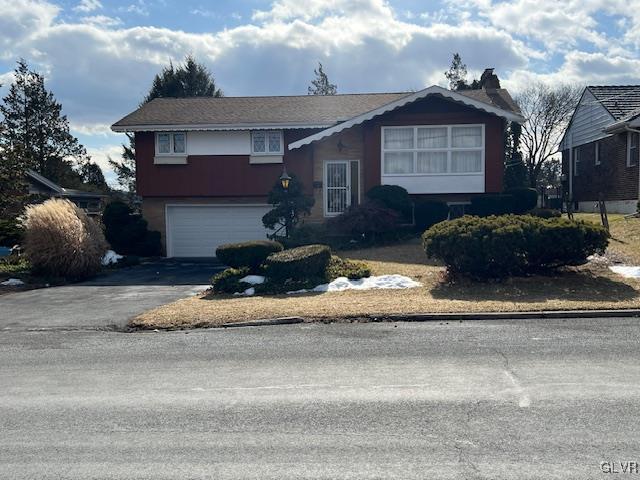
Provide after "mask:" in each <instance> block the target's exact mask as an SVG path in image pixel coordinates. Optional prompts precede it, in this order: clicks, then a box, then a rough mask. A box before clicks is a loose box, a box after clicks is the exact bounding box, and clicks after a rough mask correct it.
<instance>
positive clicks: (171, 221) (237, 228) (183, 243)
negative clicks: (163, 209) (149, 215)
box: [167, 205, 271, 257]
mask: <svg viewBox="0 0 640 480" xmlns="http://www.w3.org/2000/svg"><path fill="white" fill-rule="evenodd" d="M270 208H271V207H269V206H267V205H264V206H263V205H233V206H229V205H225V206H212V205H203V206H200V205H167V256H168V257H213V256H214V255H215V251H216V247H217V246H218V245H221V244H223V243H229V242H244V241H247V240H265V239H266V238H267V233H268V231H267V230H266V229H265V228H264V227H263V225H262V216H263V215H264V214H265V213H267V212H268V211H269V210H270Z"/></svg>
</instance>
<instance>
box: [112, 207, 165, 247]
mask: <svg viewBox="0 0 640 480" xmlns="http://www.w3.org/2000/svg"><path fill="white" fill-rule="evenodd" d="M102 223H103V224H104V227H105V236H106V238H107V241H108V242H109V244H110V245H111V248H113V250H115V251H116V253H119V254H120V255H136V256H140V257H156V256H159V255H161V254H162V245H161V243H160V232H155V231H150V230H148V228H147V227H148V225H147V221H146V220H145V219H143V218H142V216H141V215H138V214H135V213H133V211H132V210H131V208H130V207H129V206H128V205H127V204H126V203H124V202H111V203H109V204H107V206H105V207H104V212H103V213H102Z"/></svg>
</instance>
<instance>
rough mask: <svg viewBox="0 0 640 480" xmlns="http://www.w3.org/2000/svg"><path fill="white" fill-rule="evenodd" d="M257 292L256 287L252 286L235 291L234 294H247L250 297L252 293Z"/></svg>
mask: <svg viewBox="0 0 640 480" xmlns="http://www.w3.org/2000/svg"><path fill="white" fill-rule="evenodd" d="M255 294H256V289H255V288H253V287H251V288H247V289H246V290H245V291H244V292H235V293H234V295H245V296H247V297H250V296H251V295H255Z"/></svg>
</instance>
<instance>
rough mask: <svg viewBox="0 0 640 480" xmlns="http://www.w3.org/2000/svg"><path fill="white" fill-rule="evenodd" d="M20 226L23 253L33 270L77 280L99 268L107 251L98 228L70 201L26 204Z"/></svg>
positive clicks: (94, 272) (56, 200)
mask: <svg viewBox="0 0 640 480" xmlns="http://www.w3.org/2000/svg"><path fill="white" fill-rule="evenodd" d="M24 227H25V241H24V253H25V256H26V258H27V260H28V261H29V262H30V263H31V265H32V267H33V270H34V272H36V273H39V274H43V275H47V276H51V277H64V278H68V279H81V278H86V277H89V276H91V275H95V274H96V273H98V272H99V271H100V270H101V268H102V257H103V255H104V254H105V252H106V251H107V242H106V240H105V238H104V234H103V233H102V229H101V228H100V227H99V226H98V225H97V224H96V223H95V222H94V221H93V220H92V219H90V218H89V217H88V216H87V214H86V213H85V212H84V211H83V210H81V209H80V208H78V207H77V206H75V205H74V204H73V203H71V202H70V201H68V200H61V199H57V198H56V199H51V200H47V201H46V202H44V203H42V204H38V205H29V206H28V207H27V208H26V209H25V219H24Z"/></svg>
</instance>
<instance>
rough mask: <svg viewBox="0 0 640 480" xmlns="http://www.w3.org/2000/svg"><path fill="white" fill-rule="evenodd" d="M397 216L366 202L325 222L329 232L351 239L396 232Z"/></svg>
mask: <svg viewBox="0 0 640 480" xmlns="http://www.w3.org/2000/svg"><path fill="white" fill-rule="evenodd" d="M399 218H400V217H399V214H398V213H397V212H396V211H395V210H392V209H390V208H387V207H384V206H383V205H382V204H381V203H378V202H373V201H371V202H366V203H363V204H360V205H356V206H353V207H350V208H349V209H348V210H347V211H346V212H344V213H343V214H341V215H338V216H337V217H333V218H330V219H329V220H328V221H327V228H328V229H329V231H330V232H337V233H340V234H343V235H350V236H351V237H362V236H365V237H366V236H371V235H375V234H384V233H388V232H393V231H395V230H396V227H397V225H398V220H399Z"/></svg>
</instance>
